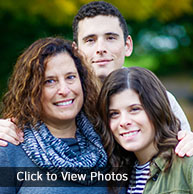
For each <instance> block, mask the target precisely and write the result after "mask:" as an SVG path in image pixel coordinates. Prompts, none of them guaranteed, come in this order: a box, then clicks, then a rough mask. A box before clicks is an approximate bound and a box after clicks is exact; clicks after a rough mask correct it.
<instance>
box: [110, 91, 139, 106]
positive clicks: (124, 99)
mask: <svg viewBox="0 0 193 194" xmlns="http://www.w3.org/2000/svg"><path fill="white" fill-rule="evenodd" d="M133 104H141V102H140V99H139V95H138V94H137V93H136V92H135V91H134V90H132V89H125V90H123V91H121V92H119V93H116V94H113V95H112V96H111V97H110V108H112V107H114V106H116V107H117V106H118V107H125V106H131V105H133Z"/></svg>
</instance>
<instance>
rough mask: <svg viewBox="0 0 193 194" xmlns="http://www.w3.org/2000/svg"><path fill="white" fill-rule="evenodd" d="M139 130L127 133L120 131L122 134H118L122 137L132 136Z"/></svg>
mask: <svg viewBox="0 0 193 194" xmlns="http://www.w3.org/2000/svg"><path fill="white" fill-rule="evenodd" d="M139 131H140V130H137V131H132V132H127V133H122V134H120V136H122V137H131V136H134V135H136V134H138V133H139Z"/></svg>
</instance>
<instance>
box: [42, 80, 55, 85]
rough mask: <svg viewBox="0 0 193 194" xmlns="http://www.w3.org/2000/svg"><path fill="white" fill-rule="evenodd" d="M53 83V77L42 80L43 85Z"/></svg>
mask: <svg viewBox="0 0 193 194" xmlns="http://www.w3.org/2000/svg"><path fill="white" fill-rule="evenodd" d="M53 83H55V80H54V79H47V80H45V81H44V84H45V85H51V84H53Z"/></svg>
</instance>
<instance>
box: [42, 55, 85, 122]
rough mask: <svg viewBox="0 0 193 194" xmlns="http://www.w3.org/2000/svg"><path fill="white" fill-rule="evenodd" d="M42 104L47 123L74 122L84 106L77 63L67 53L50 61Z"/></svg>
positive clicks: (46, 72)
mask: <svg viewBox="0 0 193 194" xmlns="http://www.w3.org/2000/svg"><path fill="white" fill-rule="evenodd" d="M41 103H42V106H43V115H42V116H43V121H44V122H45V123H54V124H56V125H57V124H63V123H66V122H67V121H74V120H75V117H76V115H77V114H78V112H79V111H80V109H81V107H82V105H83V90H82V86H81V82H80V78H79V74H78V71H77V69H76V66H75V63H74V61H73V59H72V58H71V57H70V55H69V54H68V53H66V52H64V53H59V54H57V55H56V56H53V57H51V58H49V59H48V62H47V65H46V70H45V80H44V85H43V89H42V96H41Z"/></svg>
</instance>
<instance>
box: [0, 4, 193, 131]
mask: <svg viewBox="0 0 193 194" xmlns="http://www.w3.org/2000/svg"><path fill="white" fill-rule="evenodd" d="M88 2H90V1H89V0H17V1H16V0H0V45H1V51H0V62H1V71H0V96H2V95H3V93H4V91H5V89H6V86H7V80H8V77H9V76H10V74H11V72H12V68H13V65H14V64H15V62H16V59H17V57H18V56H19V55H20V54H21V53H22V52H23V50H24V49H25V48H27V47H28V46H29V45H30V44H31V43H32V42H34V41H35V40H37V39H38V38H42V37H47V36H55V35H60V36H63V37H65V38H68V39H72V29H71V25H72V20H73V17H74V16H75V14H76V13H77V12H78V9H79V8H80V7H81V6H82V5H83V4H85V3H88ZM107 2H110V3H112V4H113V5H115V6H116V7H117V8H118V9H119V10H120V11H121V13H122V14H123V16H124V17H125V18H126V20H127V23H128V29H129V32H130V34H131V36H132V38H133V41H134V52H133V54H132V56H131V57H129V58H127V59H126V62H125V66H142V67H146V68H149V69H151V70H152V71H154V72H155V73H156V75H158V77H159V78H160V79H161V80H162V81H163V83H164V84H165V86H166V88H167V89H168V90H169V91H171V92H172V93H173V94H174V95H175V96H176V98H177V100H178V101H179V103H180V104H181V106H182V108H183V109H184V112H185V113H186V115H187V117H188V120H189V122H190V123H191V126H192V128H193V0H121V1H117V0H109V1H107Z"/></svg>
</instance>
